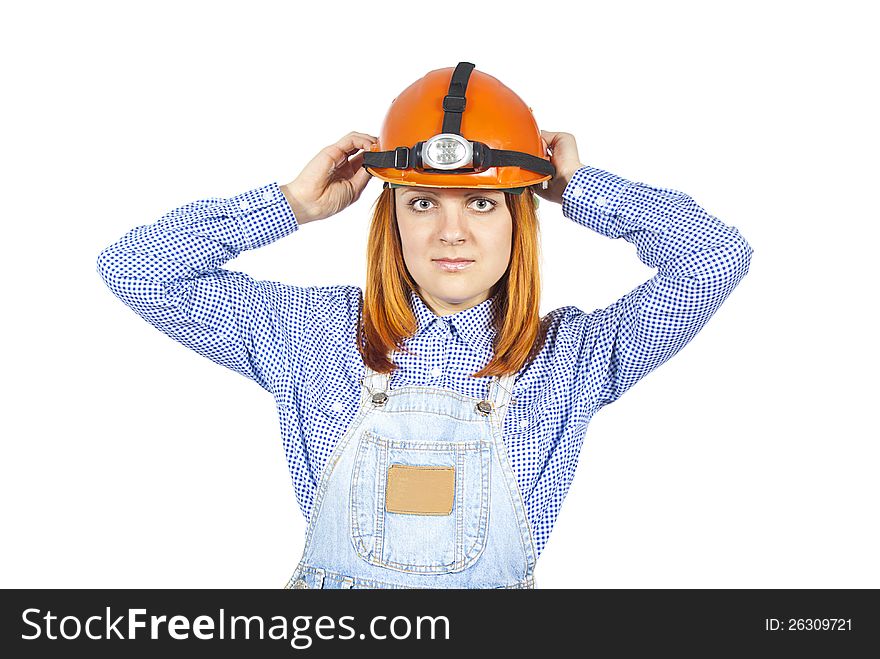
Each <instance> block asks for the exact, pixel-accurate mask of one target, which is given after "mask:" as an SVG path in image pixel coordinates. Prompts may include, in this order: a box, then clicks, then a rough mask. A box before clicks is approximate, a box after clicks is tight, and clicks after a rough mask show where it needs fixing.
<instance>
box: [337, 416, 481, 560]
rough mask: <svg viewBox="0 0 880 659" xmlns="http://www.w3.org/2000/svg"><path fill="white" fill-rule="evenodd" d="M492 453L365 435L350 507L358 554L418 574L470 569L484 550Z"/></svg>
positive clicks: (463, 445)
mask: <svg viewBox="0 0 880 659" xmlns="http://www.w3.org/2000/svg"><path fill="white" fill-rule="evenodd" d="M491 450H492V444H491V442H486V441H483V440H474V441H465V442H434V441H415V440H400V439H390V438H387V437H382V436H379V435H377V434H375V433H372V432H370V431H364V432H363V433H362V434H361V436H360V439H359V442H358V448H357V453H356V455H355V461H354V466H353V469H352V476H351V489H350V501H349V504H350V505H349V510H350V535H351V541H352V544H353V546H354V549H355V551H356V553H357V555H358V556H359V557H360V558H362V559H364V560H365V561H367V562H368V563H370V564H372V565H378V566H381V567H386V568H389V569H392V570H398V571H402V572H419V573H424V574H446V573H450V572H459V571H461V570H464V569H466V568H468V567H470V566H471V565H473V563H474V562H476V560H477V559H478V558H479V557H480V554H482V552H483V549H484V547H485V546H486V536H487V532H488V524H489V478H490V467H491V464H492V453H491Z"/></svg>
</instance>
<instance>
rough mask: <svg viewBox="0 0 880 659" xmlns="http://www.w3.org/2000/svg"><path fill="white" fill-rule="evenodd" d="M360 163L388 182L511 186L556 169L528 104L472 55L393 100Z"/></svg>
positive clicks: (545, 176)
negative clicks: (476, 65)
mask: <svg viewBox="0 0 880 659" xmlns="http://www.w3.org/2000/svg"><path fill="white" fill-rule="evenodd" d="M364 167H365V168H366V170H367V171H368V172H370V174H372V175H373V176H375V177H376V178H379V179H381V180H383V181H385V186H386V187H388V186H389V185H391V186H394V187H398V186H400V185H414V186H430V187H439V188H492V189H503V190H507V191H510V192H522V190H523V189H524V188H525V187H526V186H529V185H535V184H537V183H544V182H545V181H548V180H549V179H550V178H551V177H553V176H554V175H555V174H556V170H555V168H554V167H553V165H552V164H551V163H550V160H549V159H548V158H547V156H546V153H545V149H544V145H543V143H542V141H541V132H540V130H538V124H537V123H536V122H535V118H534V116H533V115H532V109H531V108H530V107H529V106H528V105H526V104H525V102H523V100H522V99H521V98H520V97H519V96H517V95H516V94H515V93H514V92H513V91H512V90H511V89H509V88H508V87H506V86H505V85H503V84H502V83H501V82H500V81H499V80H497V79H496V78H493V77H492V76H490V75H488V74H486V73H483V72H482V71H475V70H474V65H473V64H471V63H470V62H459V63H458V66H456V67H455V69H453V68H452V67H449V68H445V69H437V70H435V71H431V72H430V73H428V74H426V75H425V76H424V77H423V78H421V79H420V80H417V81H416V82H414V83H413V84H411V85H410V86H409V87H407V88H406V89H404V90H403V92H401V93H400V94H399V95H398V96H397V98H395V99H394V100H393V101H391V108H390V109H389V110H388V113H387V114H386V115H385V121H384V122H383V124H382V129H381V131H380V132H379V143H378V144H374V145H373V147H372V149H371V150H370V151H366V152H364ZM545 185H546V183H545Z"/></svg>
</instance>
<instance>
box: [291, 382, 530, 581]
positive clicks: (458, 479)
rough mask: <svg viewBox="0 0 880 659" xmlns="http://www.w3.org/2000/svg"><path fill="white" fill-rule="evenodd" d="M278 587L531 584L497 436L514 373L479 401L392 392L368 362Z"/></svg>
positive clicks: (515, 495) (522, 529)
mask: <svg viewBox="0 0 880 659" xmlns="http://www.w3.org/2000/svg"><path fill="white" fill-rule="evenodd" d="M365 368H366V374H365V375H364V377H363V378H362V380H361V382H362V385H363V386H362V387H361V400H360V406H359V408H358V412H357V414H356V415H355V417H354V420H353V421H352V423H351V426H350V427H349V428H348V430H347V431H346V433H345V434H344V435H343V437H342V439H340V440H339V442H338V443H337V444H336V447H335V448H334V450H333V453H332V454H331V455H330V458H329V459H328V461H327V465H326V466H325V468H324V472H323V474H322V476H321V481H320V483H319V484H318V490H317V493H316V496H315V503H314V507H313V509H312V513H311V516H310V520H309V525H308V529H307V531H306V541H305V550H304V551H303V556H302V558H301V559H300V562H299V564H298V566H297V568H296V570H295V571H294V573H293V576H291V578H290V580H289V581H288V582H287V585H286V586H285V588H534V575H533V572H534V567H535V555H536V551H535V544H534V540H533V538H532V534H531V530H530V528H529V524H528V520H527V518H526V511H525V505H524V503H523V498H522V495H521V493H520V491H519V487H518V486H517V482H516V476H515V474H514V472H513V468H512V467H511V465H510V461H509V459H508V456H507V450H506V448H505V445H504V441H503V439H502V433H501V430H502V421H503V419H504V413H505V412H506V410H507V406H508V403H509V401H510V391H511V388H512V385H513V379H514V376H513V375H506V376H504V377H500V378H499V377H494V378H492V380H491V382H490V383H489V387H488V388H489V391H488V393H487V395H486V398H485V399H483V400H480V399H477V398H471V397H469V396H464V395H461V394H458V393H456V392H453V391H449V390H446V389H440V388H434V387H422V386H408V387H401V388H399V389H395V390H393V391H391V390H390V389H389V387H388V382H389V374H387V373H377V372H376V371H374V370H372V369H371V368H370V367H369V366H365Z"/></svg>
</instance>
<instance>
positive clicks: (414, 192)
mask: <svg viewBox="0 0 880 659" xmlns="http://www.w3.org/2000/svg"><path fill="white" fill-rule="evenodd" d="M492 193H495V194H498V193H500V194H502V195H503V194H504V193H503V192H502V191H501V190H493V189H491V188H490V189H480V188H477V189H474V190H472V191H471V192H468V194H467V195H466V196H467V197H468V198H470V197H485V196H487V195H488V194H492ZM403 194H404V196H406V195H411V196H421V195H430V196H431V197H440V196H441V195H440V194H439V193H437V192H434V191H433V190H425V189H419V188H416V189H414V190H406V191H404V193H403Z"/></svg>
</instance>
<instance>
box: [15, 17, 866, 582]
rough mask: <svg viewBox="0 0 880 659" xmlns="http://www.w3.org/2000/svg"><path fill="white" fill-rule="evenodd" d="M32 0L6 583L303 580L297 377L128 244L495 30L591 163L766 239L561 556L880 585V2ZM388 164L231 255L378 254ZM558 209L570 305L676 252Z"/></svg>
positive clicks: (714, 573)
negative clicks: (288, 443)
mask: <svg viewBox="0 0 880 659" xmlns="http://www.w3.org/2000/svg"><path fill="white" fill-rule="evenodd" d="M4 7H5V8H4V9H3V17H2V20H0V24H2V28H0V31H2V33H0V37H2V38H0V49H2V55H3V62H4V65H3V73H2V75H3V86H2V88H3V96H4V102H3V104H2V109H0V112H2V113H3V120H2V130H3V140H2V151H3V158H2V166H3V172H2V181H3V188H4V189H3V197H2V202H3V208H4V211H3V218H4V222H3V241H2V247H3V250H4V255H3V256H4V258H3V263H2V266H0V267H2V268H3V272H2V275H3V278H2V281H3V312H2V315H3V321H2V333H3V334H2V346H3V357H4V360H3V366H4V368H3V374H4V375H3V383H4V384H3V397H2V401H3V403H2V404H3V417H2V419H3V421H2V462H0V470H2V473H0V502H2V503H0V505H2V520H0V522H2V536H3V541H2V543H0V552H2V560H0V586H3V587H55V586H60V587H233V588H237V587H265V588H280V587H281V586H282V585H283V584H284V583H285V582H286V580H287V578H288V577H289V575H290V573H291V572H292V571H293V569H294V567H295V565H296V562H297V561H298V560H299V558H300V555H301V552H302V542H303V534H304V530H305V521H304V519H303V518H302V515H301V513H300V511H299V508H298V506H297V503H296V501H295V498H294V492H293V488H292V486H291V483H290V480H289V477H288V473H287V466H286V464H285V461H284V455H283V452H282V447H281V439H280V436H279V435H280V433H279V428H278V421H277V418H276V416H275V409H274V404H273V399H272V396H271V395H269V394H268V393H267V392H265V391H264V390H263V389H261V388H260V387H259V386H258V385H256V384H255V383H254V382H252V381H250V380H247V379H246V378H244V377H242V376H241V375H239V374H237V373H234V372H232V371H227V370H226V369H224V368H222V367H220V366H218V365H216V364H214V363H213V362H211V361H209V360H207V359H205V358H203V357H200V356H199V355H197V354H196V353H194V352H192V351H190V350H189V349H188V348H185V347H183V346H182V345H179V344H177V343H175V342H174V341H172V340H171V339H169V338H168V337H166V336H165V335H163V334H161V333H159V332H158V331H157V330H156V329H154V328H153V327H152V326H150V325H149V324H147V323H146V322H145V321H143V320H142V319H141V318H139V317H138V316H137V315H136V314H135V313H134V312H132V311H131V310H129V309H128V308H127V307H125V306H124V305H123V304H122V303H121V302H120V301H119V300H118V299H116V298H115V297H114V296H113V295H112V293H111V292H110V291H109V290H107V289H106V288H105V287H104V284H103V282H102V280H101V278H100V277H99V275H98V274H97V272H96V269H95V267H96V259H97V255H98V253H99V251H100V250H101V249H102V248H103V247H105V246H107V245H109V244H110V243H111V242H114V241H116V240H117V239H118V238H119V237H120V236H122V234H124V233H125V232H126V231H128V230H129V229H131V228H132V227H134V226H137V225H141V224H146V223H150V222H153V221H155V220H157V219H158V218H159V217H160V216H161V215H162V214H164V213H165V212H167V211H169V210H171V209H173V208H175V207H177V206H180V205H183V204H185V203H187V202H190V201H193V200H195V199H200V198H204V197H206V196H231V195H233V194H237V193H239V192H243V191H245V190H249V189H251V188H254V187H257V186H260V185H264V184H266V183H269V182H272V181H277V182H279V183H286V182H288V181H289V180H291V179H293V178H294V177H295V176H296V175H297V174H298V173H299V171H300V169H301V168H302V167H303V166H304V165H305V163H306V162H307V161H308V160H309V159H310V158H311V157H312V156H313V155H314V154H315V153H317V152H318V150H320V149H321V148H322V147H324V146H326V145H327V144H330V143H332V142H335V141H336V140H337V139H339V138H340V137H341V136H342V135H344V134H345V133H347V132H348V131H351V130H357V131H362V132H366V133H371V134H374V135H376V134H378V131H379V128H380V125H381V121H382V118H383V116H384V113H385V112H386V110H387V108H388V105H389V104H390V102H391V100H392V98H394V97H395V96H396V95H397V94H398V93H399V92H400V91H402V90H403V89H404V88H405V87H406V86H408V85H409V84H410V83H411V82H413V81H415V80H416V79H417V78H419V77H421V76H422V75H424V74H425V73H427V72H428V71H430V70H432V69H437V68H443V67H448V66H454V65H455V64H456V63H457V62H459V61H462V60H466V61H470V62H474V63H475V64H476V66H477V68H478V69H480V70H482V71H485V72H487V73H489V74H491V75H493V76H495V77H497V78H498V79H500V80H501V81H503V82H504V83H505V84H507V85H508V86H510V87H511V88H512V89H514V90H515V91H516V92H517V93H518V94H519V95H520V96H521V97H522V98H523V99H524V100H525V101H526V102H527V103H528V104H529V105H531V106H532V107H533V108H534V112H535V116H536V118H537V119H538V122H539V124H540V125H541V127H542V128H544V129H547V130H551V131H566V132H570V133H573V134H574V135H575V136H576V138H577V143H578V147H579V150H580V156H581V160H582V161H583V162H584V163H586V164H590V165H593V166H596V167H600V168H602V169H606V170H609V171H611V172H614V173H616V174H618V175H620V176H623V177H626V178H628V179H631V180H635V181H641V182H645V183H648V184H652V185H657V186H663V187H670V188H674V189H677V190H681V191H684V192H686V193H688V194H690V195H691V196H692V197H693V198H694V199H695V200H696V201H697V203H699V204H700V205H701V206H703V207H704V208H705V209H706V210H708V211H709V212H710V213H712V214H713V215H715V216H717V217H718V218H719V219H721V220H722V221H723V222H725V223H727V224H729V225H732V226H735V227H737V228H738V229H739V230H740V232H741V233H742V234H743V236H745V237H746V239H747V240H748V241H749V242H750V243H751V245H752V247H753V248H754V250H755V251H754V256H753V260H752V265H751V270H750V272H749V274H748V275H747V277H746V278H745V279H744V280H743V282H742V283H741V284H740V286H739V287H738V288H737V289H735V290H734V292H733V293H732V294H731V296H730V298H729V299H728V300H727V302H726V303H725V304H724V305H723V306H722V307H721V309H720V310H719V311H718V312H717V313H716V315H715V316H713V317H712V319H711V320H710V321H709V322H708V324H707V325H706V327H705V328H704V329H703V331H702V332H701V333H700V334H698V335H697V337H696V338H695V339H694V340H693V341H692V342H691V343H690V344H689V345H687V346H686V347H685V348H684V349H683V350H682V351H681V352H680V353H679V354H678V355H677V356H675V357H674V358H673V359H671V360H670V361H669V362H668V363H666V364H664V365H662V366H661V367H659V368H658V369H657V370H656V371H655V372H653V373H651V374H649V375H648V376H647V377H646V378H645V379H643V380H642V381H641V382H640V383H638V384H637V385H636V386H635V387H634V388H633V389H632V390H630V391H629V392H628V393H626V394H625V395H624V396H623V397H622V398H621V399H620V400H619V401H617V402H616V403H614V404H613V405H611V406H609V407H607V408H605V409H603V410H602V411H600V412H599V414H597V416H596V417H595V418H594V420H593V421H592V423H591V425H590V427H589V430H588V433H587V436H586V439H585V443H584V448H583V451H582V452H581V455H580V463H579V467H578V469H577V474H576V477H575V480H574V484H573V486H572V488H571V491H570V494H569V496H568V498H567V499H566V501H565V504H564V506H563V508H562V512H561V514H560V517H559V519H558V523H557V524H556V527H555V530H554V533H553V535H552V536H551V539H550V541H549V544H548V545H547V547H546V550H545V551H544V553H543V555H542V556H541V558H540V560H539V562H538V565H537V569H536V580H537V586H538V587H539V588H550V587H577V588H611V587H620V588H630V587H648V588H653V587H674V588H679V587H682V588H684V587H697V588H702V587H731V588H739V587H768V588H777V587H796V588H801V587H850V588H851V587H873V588H877V587H880V567H878V561H877V556H878V555H880V531H878V524H877V508H878V499H880V497H878V495H880V485H878V466H880V465H878V457H880V447H878V441H877V440H878V434H880V433H878V431H877V423H876V410H877V401H876V393H877V387H876V384H875V382H876V380H875V374H876V371H877V366H878V360H877V348H876V344H875V337H876V328H875V327H874V325H873V319H874V318H875V316H876V314H875V310H874V306H875V303H876V300H877V292H876V286H875V285H874V281H875V272H876V265H875V255H876V244H877V238H878V231H877V222H878V219H880V218H878V212H877V204H876V196H877V180H878V177H877V175H878V167H877V152H878V134H877V132H878V131H877V117H878V116H880V108H878V106H877V103H876V102H875V100H874V98H873V97H872V92H874V91H876V66H875V65H876V62H877V61H878V52H877V48H876V47H875V46H873V45H872V44H876V33H875V30H873V29H872V27H871V23H870V22H869V21H868V20H867V16H866V14H865V12H866V11H867V9H868V7H870V3H867V2H866V3H855V2H849V3H845V2H838V3H835V4H834V5H833V7H832V6H831V5H828V4H827V3H823V4H822V5H819V4H813V3H804V2H798V3H794V2H790V3H789V2H738V3H735V4H727V5H724V8H723V9H722V8H719V7H717V6H716V3H711V4H710V3H702V2H692V3H685V2H665V3H648V2H644V3H638V2H628V3H611V2H602V3H584V2H577V3H575V2H565V3H559V2H557V3H524V2H523V3H515V2H509V1H508V2H503V3H502V2H497V1H495V2H487V1H484V2H480V3H475V2H449V1H448V0H444V2H443V3H442V11H441V6H440V5H438V4H436V3H433V4H432V3H406V4H404V5H402V6H400V7H399V8H397V7H395V6H394V5H393V4H388V3H368V2H351V3H346V2H342V3H340V2H335V3H323V2H321V3H293V2H287V3H281V2H274V3H270V2H255V1H249V2H247V3H245V2H238V3H220V2H155V1H154V2H150V3H143V4H142V5H140V6H137V7H135V6H133V5H131V4H130V3H111V2H106V3H96V2H80V3H61V2H56V3H28V4H26V5H25V4H22V3H18V5H16V9H10V8H9V5H4ZM872 63H873V64H872ZM380 188H381V185H380V183H379V182H378V181H376V180H373V181H371V182H370V185H369V187H368V188H367V190H366V191H365V193H364V195H363V197H362V198H361V200H360V201H359V202H358V203H357V204H355V205H354V206H352V207H351V208H349V209H347V210H346V211H344V212H343V213H341V214H340V215H337V216H335V217H334V218H332V219H330V220H328V221H324V222H320V223H314V224H310V225H308V226H305V227H303V229H302V230H301V231H300V232H299V233H296V234H294V235H293V236H290V237H288V238H285V239H283V240H280V241H277V242H276V243H273V244H272V245H270V246H268V247H265V248H263V249H260V250H255V251H252V252H247V253H245V254H242V255H241V256H240V257H238V258H237V259H235V260H234V261H231V262H229V263H228V264H227V265H226V266H225V267H227V268H230V269H235V270H241V271H245V272H247V273H249V274H251V275H252V276H254V277H257V278H260V279H276V280H281V281H285V282H288V283H293V284H298V285H312V284H317V285H324V284H356V285H361V286H362V285H363V279H364V271H365V270H364V259H365V252H364V248H365V239H366V228H367V225H366V219H367V217H368V213H369V209H370V205H371V204H372V202H373V200H374V199H375V198H376V196H377V195H378V194H379V192H380ZM539 212H540V215H541V231H542V237H543V275H544V282H545V283H544V296H543V301H542V312H544V313H546V312H548V311H550V310H552V309H554V308H557V307H559V306H563V305H567V304H573V305H577V306H578V307H580V308H581V309H583V310H585V311H590V310H593V309H596V308H600V307H605V306H607V305H609V304H611V303H612V302H614V301H615V300H616V299H617V298H619V297H620V296H621V295H623V294H624V293H626V292H627V291H629V290H631V289H632V288H633V287H635V286H636V285H637V284H639V283H641V282H642V281H645V280H646V279H648V278H650V277H651V276H652V275H653V274H654V271H653V270H651V269H649V268H648V267H647V266H645V265H644V264H642V263H641V262H640V261H639V259H638V257H637V255H636V252H635V247H634V246H633V245H631V244H629V243H627V242H626V241H624V240H622V239H621V240H609V239H608V238H605V237H603V236H601V235H599V234H596V233H594V232H592V231H590V230H588V229H585V228H583V227H580V226H577V225H575V224H574V223H573V222H571V221H570V220H568V219H566V218H564V217H563V215H562V213H561V207H559V206H556V205H552V204H549V203H547V202H542V204H541V207H540V210H539Z"/></svg>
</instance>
